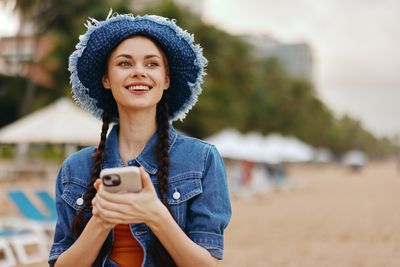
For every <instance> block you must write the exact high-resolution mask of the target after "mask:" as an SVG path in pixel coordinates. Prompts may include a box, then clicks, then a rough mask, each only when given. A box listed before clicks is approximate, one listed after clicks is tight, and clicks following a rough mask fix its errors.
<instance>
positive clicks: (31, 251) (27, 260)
mask: <svg viewBox="0 0 400 267" xmlns="http://www.w3.org/2000/svg"><path fill="white" fill-rule="evenodd" d="M45 242H46V241H45V240H44V239H43V238H42V236H41V235H40V234H37V233H35V232H30V231H25V230H13V229H12V230H9V229H1V230H0V250H1V251H2V255H4V257H3V258H2V259H1V260H0V267H11V266H15V265H16V264H17V260H18V263H21V264H31V263H37V262H42V261H44V260H46V259H47V257H48V250H47V248H46V246H44V243H45ZM13 251H14V253H15V256H16V257H15V256H14V253H13Z"/></svg>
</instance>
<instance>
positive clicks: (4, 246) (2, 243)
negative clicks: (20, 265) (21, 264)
mask: <svg viewBox="0 0 400 267" xmlns="http://www.w3.org/2000/svg"><path fill="white" fill-rule="evenodd" d="M0 255H1V256H0V257H1V258H0V267H11V266H15V265H16V264H17V261H16V259H15V257H14V253H13V252H12V249H11V246H10V244H9V243H8V242H7V240H5V239H3V238H0Z"/></svg>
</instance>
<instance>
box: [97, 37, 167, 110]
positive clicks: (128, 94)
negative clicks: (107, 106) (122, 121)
mask: <svg viewBox="0 0 400 267" xmlns="http://www.w3.org/2000/svg"><path fill="white" fill-rule="evenodd" d="M167 68H168V66H167V61H166V57H165V55H164V53H163V52H162V51H161V50H160V49H159V48H158V47H157V46H156V45H155V44H154V43H153V42H152V41H151V40H150V39H149V38H146V37H143V36H134V37H131V38H128V39H125V40H124V41H122V42H121V43H120V44H119V45H118V46H117V47H116V48H115V49H114V50H113V51H112V52H111V54H110V55H109V59H108V62H107V71H106V73H105V74H104V75H103V78H102V83H103V86H104V88H106V89H111V90H112V94H113V96H114V99H115V101H116V102H117V105H118V110H119V111H120V112H121V109H124V110H125V111H128V112H131V111H143V110H153V109H154V110H155V109H156V106H157V103H158V102H159V101H160V99H161V97H162V94H163V92H164V90H166V89H167V88H168V87H169V77H168V74H167Z"/></svg>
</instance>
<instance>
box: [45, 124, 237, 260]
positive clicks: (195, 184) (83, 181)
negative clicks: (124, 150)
mask: <svg viewBox="0 0 400 267" xmlns="http://www.w3.org/2000/svg"><path fill="white" fill-rule="evenodd" d="M169 136H170V150H169V156H170V170H169V185H168V204H169V206H170V209H171V212H172V215H173V217H174V218H175V221H176V222H177V223H178V225H179V226H180V227H181V228H182V230H183V231H184V232H185V233H186V235H187V236H188V237H189V238H190V239H191V240H193V241H194V242H195V243H197V244H198V245H200V246H202V247H204V248H205V249H207V250H208V251H209V252H210V253H211V255H212V256H214V257H215V258H218V259H222V258H223V249H224V230H225V228H226V227H227V225H228V222H229V220H230V217H231V205H230V200H229V192H228V186H227V179H226V172H225V168H224V163H223V160H222V158H221V156H220V155H219V153H218V151H217V150H216V148H215V147H214V146H213V145H210V144H207V143H205V142H203V141H201V140H198V139H195V138H191V137H186V136H183V135H180V134H177V133H176V131H175V130H174V129H173V127H172V126H171V127H170V133H169ZM156 143H157V135H156V134H154V135H153V136H152V137H151V139H150V141H149V142H148V144H147V145H146V146H145V148H144V149H143V151H142V153H141V154H140V155H139V156H138V157H137V158H135V159H132V160H130V161H129V162H128V165H129V166H143V167H144V169H145V170H146V171H147V172H148V173H149V174H150V177H151V180H152V182H153V184H154V186H155V188H156V191H157V194H158V196H160V194H159V191H158V188H157V177H156V173H157V162H156V158H155V156H154V147H155V145H156ZM94 151H95V147H89V148H85V149H82V150H81V151H79V152H76V153H74V154H72V155H71V156H69V157H68V158H67V159H66V160H65V161H64V163H63V164H62V166H61V169H60V171H59V174H58V177H57V182H56V205H57V212H58V221H57V224H56V229H55V236H54V243H53V245H52V248H51V251H50V257H49V263H50V265H53V264H54V261H55V260H56V259H57V258H58V256H59V255H60V254H62V253H63V252H64V251H65V250H67V249H68V248H69V247H70V246H71V245H72V244H73V243H74V241H75V238H74V237H73V235H72V233H71V223H72V220H73V218H74V217H75V215H76V213H77V211H78V210H79V209H80V207H81V206H80V205H78V203H77V199H79V198H81V197H82V195H83V194H84V192H85V191H86V190H87V187H88V184H89V182H90V181H89V180H90V176H91V169H92V166H93V164H94V161H93V158H92V157H91V154H92V153H93V152H94ZM122 166H124V163H123V161H122V159H121V157H120V154H119V149H118V125H115V126H114V127H113V129H112V130H111V132H110V134H109V135H108V137H107V141H106V154H105V159H104V161H103V165H102V168H112V167H122ZM175 192H179V193H180V197H179V198H178V199H175V198H176V197H175V198H174V197H173V194H174V193H175ZM176 195H177V194H176ZM87 215H88V216H90V215H91V214H87ZM130 228H131V231H132V233H133V234H134V236H135V238H136V239H137V240H138V241H139V243H140V244H141V246H142V247H143V249H144V261H143V264H142V266H146V267H152V266H155V265H154V262H153V259H152V258H151V257H150V256H149V253H148V248H149V244H150V243H151V241H152V239H153V238H154V235H153V233H152V232H151V230H150V228H149V227H147V225H146V224H131V225H130ZM108 238H111V239H112V238H113V231H111V232H110V235H109V237H108ZM110 249H111V248H110ZM101 260H102V262H103V266H107V267H108V266H117V265H116V264H115V263H114V262H112V261H111V260H110V259H109V258H108V257H107V255H105V256H104V257H103V258H102V259H101Z"/></svg>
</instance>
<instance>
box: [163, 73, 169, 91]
mask: <svg viewBox="0 0 400 267" xmlns="http://www.w3.org/2000/svg"><path fill="white" fill-rule="evenodd" d="M169 84H170V82H169V76H168V75H166V76H165V86H164V90H167V89H168V88H169Z"/></svg>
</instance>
